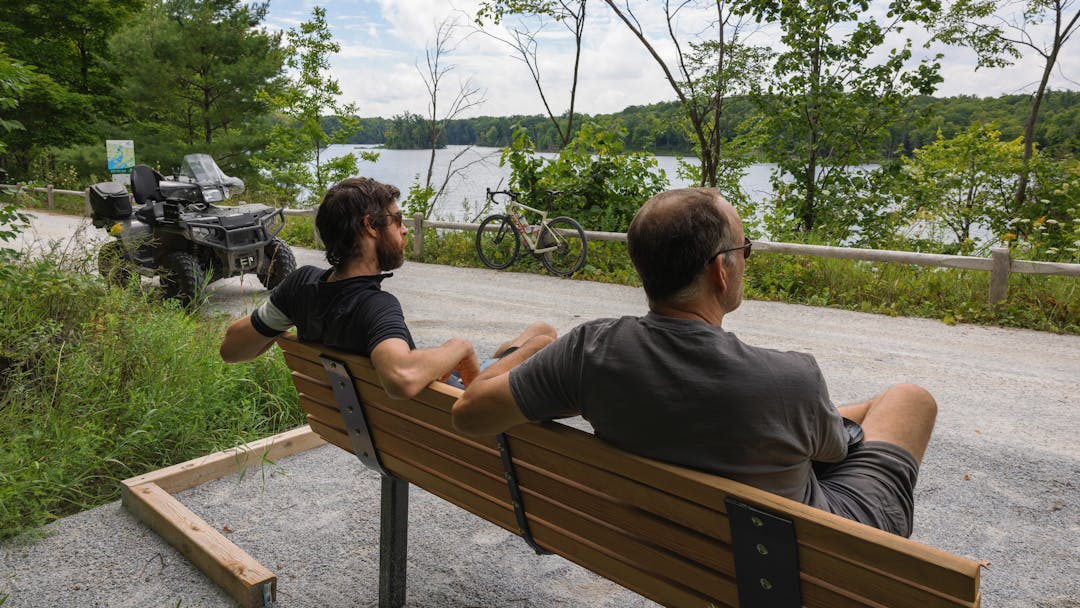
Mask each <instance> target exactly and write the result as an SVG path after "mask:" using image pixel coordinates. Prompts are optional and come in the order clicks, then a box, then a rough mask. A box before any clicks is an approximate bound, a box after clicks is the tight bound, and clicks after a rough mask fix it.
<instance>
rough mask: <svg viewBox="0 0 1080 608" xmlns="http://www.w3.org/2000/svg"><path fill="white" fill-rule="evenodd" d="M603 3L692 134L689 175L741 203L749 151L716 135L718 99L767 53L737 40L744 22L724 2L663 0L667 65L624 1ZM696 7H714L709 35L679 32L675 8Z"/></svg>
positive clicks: (734, 89) (751, 73) (738, 86)
mask: <svg viewBox="0 0 1080 608" xmlns="http://www.w3.org/2000/svg"><path fill="white" fill-rule="evenodd" d="M605 2H607V5H608V6H609V7H610V8H611V10H612V11H613V12H614V13H615V15H616V16H618V17H619V19H620V20H622V22H623V23H624V24H626V26H627V27H628V28H630V31H631V32H633V34H634V36H636V37H637V39H638V40H639V41H641V44H642V45H644V47H645V49H646V50H647V51H648V53H649V55H650V56H652V58H653V60H655V61H656V63H657V65H659V66H660V69H661V70H662V71H663V73H664V77H665V78H666V79H667V81H668V84H670V85H671V88H672V90H674V91H675V95H676V97H678V99H679V104H680V109H681V111H682V115H683V117H684V119H685V120H686V122H687V126H688V130H689V131H690V133H691V134H692V141H693V142H694V152H695V153H697V155H698V158H699V159H700V160H701V165H700V169H696V168H695V169H691V170H690V176H691V177H694V178H696V179H697V181H698V183H699V184H701V185H702V186H710V187H721V189H723V190H724V192H725V194H726V195H728V196H729V197H730V198H731V200H732V201H733V202H744V201H745V200H746V197H745V196H744V195H743V194H742V190H741V188H740V186H739V180H740V179H741V177H742V175H743V173H744V172H745V167H746V165H747V164H749V162H750V161H749V158H750V156H749V153H748V151H747V150H746V148H745V147H744V145H742V142H739V141H737V142H731V141H729V140H726V139H725V138H724V137H723V136H722V129H721V124H722V122H723V119H724V110H725V107H724V104H725V102H726V101H727V100H728V99H729V98H730V97H731V96H732V95H735V94H738V93H740V92H743V91H745V87H746V86H747V83H749V82H750V81H751V80H752V79H753V78H755V77H756V74H757V72H758V71H759V70H760V69H761V67H762V63H763V61H764V60H765V58H766V57H767V52H766V51H765V50H763V49H760V48H755V47H752V46H748V45H745V44H743V42H742V39H743V34H744V33H745V23H744V22H743V20H742V19H741V18H739V17H738V16H737V15H735V14H734V12H733V11H732V10H731V7H730V5H729V4H728V3H726V2H724V1H718V2H708V3H698V2H695V1H694V0H681V1H679V2H671V0H664V2H662V3H661V4H662V7H663V17H664V23H665V27H666V34H667V38H668V41H669V42H670V44H671V46H672V47H673V50H674V62H672V63H673V65H674V67H672V65H670V64H669V62H668V60H666V59H665V58H664V57H663V54H662V49H661V48H659V47H658V45H657V43H655V42H654V41H653V40H652V38H651V37H650V35H649V33H648V32H647V31H646V29H645V27H644V26H643V25H642V23H641V21H640V20H639V19H638V17H637V15H635V13H634V11H633V10H632V9H631V7H630V3H629V2H626V3H623V5H622V6H621V7H620V6H619V4H620V3H617V2H615V0H605ZM702 7H705V8H706V9H707V10H710V11H712V10H715V14H713V15H712V18H711V19H710V20H709V21H707V25H706V27H705V30H706V31H710V32H711V34H710V36H711V37H703V36H702V37H697V38H696V39H695V38H688V37H685V35H684V34H681V33H680V31H679V27H678V23H679V17H680V13H681V12H683V11H694V10H696V9H700V8H702ZM701 19H704V16H703V15H696V16H695V18H691V19H688V21H692V22H693V23H694V24H695V26H697V25H699V24H700V22H701V21H700V20H701ZM684 170H686V168H685V166H684ZM744 215H745V213H744Z"/></svg>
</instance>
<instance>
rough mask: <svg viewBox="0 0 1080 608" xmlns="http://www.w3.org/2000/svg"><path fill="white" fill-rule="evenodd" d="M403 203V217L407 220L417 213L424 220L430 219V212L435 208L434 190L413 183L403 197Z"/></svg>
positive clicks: (418, 183)
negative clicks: (404, 197)
mask: <svg viewBox="0 0 1080 608" xmlns="http://www.w3.org/2000/svg"><path fill="white" fill-rule="evenodd" d="M405 196H406V199H405V203H404V204H403V205H402V210H403V211H404V212H405V217H406V218H409V217H412V216H414V215H416V214H417V213H419V214H421V215H423V216H424V217H425V218H428V217H431V211H432V209H433V208H434V206H435V200H436V199H435V188H432V187H431V186H422V185H421V184H420V182H419V181H416V182H413V183H412V185H410V186H409V192H408V193H407V194H406V195H405Z"/></svg>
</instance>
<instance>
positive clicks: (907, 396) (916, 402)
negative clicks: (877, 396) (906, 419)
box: [887, 384, 938, 420]
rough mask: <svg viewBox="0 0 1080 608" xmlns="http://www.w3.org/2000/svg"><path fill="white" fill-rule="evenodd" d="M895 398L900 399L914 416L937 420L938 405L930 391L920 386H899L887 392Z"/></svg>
mask: <svg viewBox="0 0 1080 608" xmlns="http://www.w3.org/2000/svg"><path fill="white" fill-rule="evenodd" d="M887 392H889V393H892V394H893V395H892V396H893V397H894V398H898V399H900V400H901V401H902V402H903V403H904V404H905V406H906V407H907V408H910V411H911V413H912V414H914V415H918V416H920V417H923V418H928V419H930V420H934V419H936V418H937V411H938V405H937V401H936V400H935V399H934V396H933V395H931V394H930V391H928V390H926V389H925V388H923V387H921V386H919V385H918V384H897V385H894V386H892V387H890V388H889V390H888V391H887Z"/></svg>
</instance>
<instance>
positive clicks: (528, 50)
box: [477, 0, 586, 146]
mask: <svg viewBox="0 0 1080 608" xmlns="http://www.w3.org/2000/svg"><path fill="white" fill-rule="evenodd" d="M585 7H586V0H573V1H569V2H568V1H566V0H524V1H521V0H493V1H491V2H485V3H484V4H483V5H482V7H481V9H480V11H479V13H478V14H477V23H478V24H482V22H483V20H484V19H485V18H487V19H491V21H492V22H493V23H495V24H499V23H501V22H503V21H504V19H505V18H506V16H507V15H522V16H528V15H531V16H534V17H536V18H537V21H536V25H535V26H533V27H530V26H529V25H527V24H525V23H524V22H519V23H516V24H515V25H514V26H513V27H512V28H510V34H509V37H507V38H503V37H500V36H497V35H495V34H492V33H490V32H488V31H485V30H480V31H481V32H483V33H484V34H485V35H487V36H490V37H491V38H493V39H495V40H498V41H499V42H502V43H504V44H506V45H507V46H509V47H510V48H511V49H513V50H514V54H515V57H516V59H518V60H519V61H521V62H522V63H524V64H525V67H526V68H527V69H528V70H529V76H531V77H532V80H533V84H535V85H536V90H537V92H538V93H539V94H540V101H541V102H542V103H543V104H544V111H545V112H546V113H547V115H548V118H549V119H550V120H551V123H552V124H553V125H554V126H555V130H556V132H557V133H558V134H559V139H560V140H561V141H562V145H564V146H565V145H567V144H568V143H570V140H571V139H573V137H574V117H575V116H576V114H575V109H574V106H575V103H576V101H577V87H578V72H579V70H580V67H581V45H582V40H583V37H584V34H585ZM545 18H546V19H552V20H554V21H555V22H556V23H559V24H561V25H563V26H564V27H565V28H566V29H567V31H569V32H570V34H571V36H572V37H573V39H574V68H573V72H572V74H571V77H570V104H569V109H568V110H567V112H566V116H567V118H566V124H565V126H564V125H563V124H562V123H561V122H560V121H559V117H560V116H561V113H560V114H556V113H555V111H554V110H553V109H552V107H551V103H550V102H549V100H548V95H547V93H546V92H545V91H544V84H543V78H542V77H541V74H540V61H539V56H538V48H539V45H538V44H537V35H538V34H540V32H542V31H543V30H544V28H545V26H546V23H545Z"/></svg>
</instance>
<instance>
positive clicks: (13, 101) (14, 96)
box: [0, 45, 31, 262]
mask: <svg viewBox="0 0 1080 608" xmlns="http://www.w3.org/2000/svg"><path fill="white" fill-rule="evenodd" d="M30 71H31V70H30V68H29V67H27V66H25V65H23V64H21V63H19V62H18V61H15V60H13V59H12V58H11V57H8V55H7V54H6V53H4V48H3V46H2V45H0V136H3V135H4V134H6V133H8V132H10V131H14V130H17V129H22V128H23V126H22V124H21V123H19V122H18V121H16V120H9V119H5V118H4V113H7V112H8V111H10V110H13V109H15V108H17V107H18V106H19V95H20V94H21V93H22V91H23V90H24V89H25V88H26V86H27V84H29V82H30ZM5 149H6V146H5V144H4V140H3V139H0V154H3V153H4V150H5ZM25 224H26V217H25V216H23V215H22V214H20V213H19V211H18V209H17V208H16V207H15V205H14V204H11V203H5V204H2V205H0V241H5V242H6V241H10V240H11V239H13V238H15V236H16V235H17V234H18V233H19V231H20V230H21V229H22V228H23V226H24V225H25ZM9 255H10V254H9V251H8V249H6V248H4V247H0V262H2V261H4V259H5V258H6V257H9Z"/></svg>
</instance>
